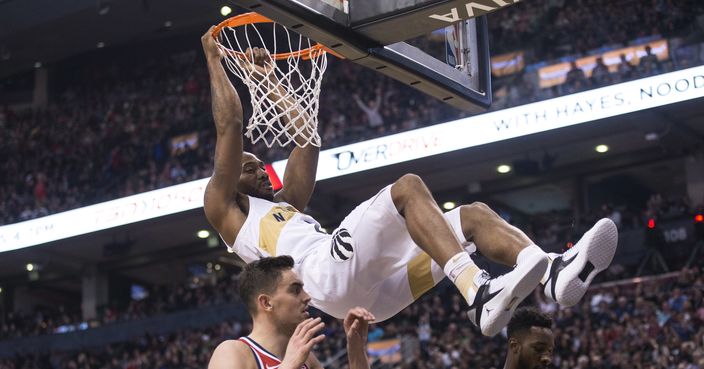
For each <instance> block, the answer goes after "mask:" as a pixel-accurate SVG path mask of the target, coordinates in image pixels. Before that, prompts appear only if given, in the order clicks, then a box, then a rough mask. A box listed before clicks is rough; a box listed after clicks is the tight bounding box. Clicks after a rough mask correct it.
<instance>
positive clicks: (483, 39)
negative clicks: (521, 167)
mask: <svg viewBox="0 0 704 369" xmlns="http://www.w3.org/2000/svg"><path fill="white" fill-rule="evenodd" d="M230 1H231V2H233V3H234V4H236V5H238V6H241V7H244V8H246V9H248V10H251V11H254V12H257V13H259V14H262V15H264V16H266V17H268V18H270V19H272V20H274V21H275V22H277V23H279V24H281V25H283V26H285V27H287V28H289V29H291V30H293V31H295V32H297V33H299V34H301V35H303V36H306V37H308V38H310V39H311V40H315V41H316V42H319V43H321V44H323V45H325V46H327V47H329V48H331V49H333V50H334V51H335V52H336V53H338V54H340V55H342V56H344V57H345V58H346V59H348V60H350V61H353V62H355V63H357V64H361V65H363V66H365V67H367V68H370V69H373V70H376V71H378V72H379V73H383V74H385V75H387V76H389V77H391V78H394V79H396V80H398V81H401V82H402V83H405V84H407V85H410V86H412V87H414V88H416V89H418V90H420V91H423V92H425V93H427V94H429V95H432V96H434V97H436V98H438V99H440V100H442V101H444V102H446V103H447V104H449V105H452V106H455V107H457V108H460V109H463V110H467V111H470V112H481V111H484V110H486V109H487V108H488V107H489V106H490V105H491V70H490V59H489V45H488V35H487V33H488V30H487V22H486V17H483V16H482V15H484V14H486V13H489V12H492V11H494V10H498V9H500V8H502V7H505V6H509V5H512V4H513V3H514V2H518V0H515V1H514V0H475V1H466V0H462V1H458V0H454V1H449V0H383V1H381V0H230ZM460 22H464V23H463V24H462V27H456V28H455V31H456V32H462V36H461V37H462V38H463V39H464V40H465V41H464V42H462V43H460V44H461V45H462V50H461V52H460V54H461V58H462V61H463V63H458V64H459V65H464V66H466V68H456V67H455V65H448V63H447V62H446V60H441V59H438V58H436V57H433V56H430V55H428V54H427V53H425V52H424V51H422V50H420V49H419V48H417V47H415V46H412V45H410V44H409V43H407V42H405V41H407V40H409V39H412V38H415V37H418V36H422V35H427V34H430V33H432V32H433V31H436V30H439V29H443V28H446V27H448V26H452V25H455V24H458V23H460ZM443 59H444V58H443Z"/></svg>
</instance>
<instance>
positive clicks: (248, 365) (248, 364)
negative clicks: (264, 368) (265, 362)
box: [208, 340, 257, 369]
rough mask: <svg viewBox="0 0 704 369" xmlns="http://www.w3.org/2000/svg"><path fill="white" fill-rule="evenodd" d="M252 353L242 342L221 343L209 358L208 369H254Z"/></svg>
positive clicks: (255, 366) (228, 341)
mask: <svg viewBox="0 0 704 369" xmlns="http://www.w3.org/2000/svg"><path fill="white" fill-rule="evenodd" d="M256 368H257V363H256V362H255V361H254V356H253V355H252V351H251V350H250V349H249V347H247V345H245V344H244V343H242V342H239V341H235V340H227V341H223V342H222V343H221V344H219V345H218V347H217V348H215V351H214V352H213V356H211V357H210V362H209V363H208V369H256Z"/></svg>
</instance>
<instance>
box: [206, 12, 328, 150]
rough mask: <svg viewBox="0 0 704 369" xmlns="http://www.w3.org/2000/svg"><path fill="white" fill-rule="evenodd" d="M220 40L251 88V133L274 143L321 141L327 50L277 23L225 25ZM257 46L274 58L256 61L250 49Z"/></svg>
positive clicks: (302, 144) (248, 132)
mask: <svg viewBox="0 0 704 369" xmlns="http://www.w3.org/2000/svg"><path fill="white" fill-rule="evenodd" d="M263 33H264V35H263ZM216 41H217V42H218V45H219V46H220V47H221V49H222V50H223V52H224V53H225V58H224V59H225V64H226V66H227V68H228V69H229V70H230V71H231V72H232V73H233V74H235V75H236V76H237V77H239V78H240V79H241V80H242V82H243V83H244V84H245V85H246V86H247V88H248V89H249V93H250V96H251V102H252V116H251V118H250V119H249V122H248V124H247V128H246V131H245V136H246V137H248V138H249V139H250V140H251V141H252V143H253V144H255V143H257V142H259V141H263V142H264V143H265V144H266V145H267V146H268V147H271V146H273V145H274V143H278V144H279V145H280V146H286V145H288V144H290V143H291V142H294V143H295V144H296V145H298V146H300V147H306V146H308V145H314V146H317V147H320V135H319V134H318V109H319V97H320V84H321V82H322V79H323V74H324V73H325V69H326V68H327V57H326V53H325V51H324V50H322V49H320V48H319V46H318V47H314V46H315V45H316V44H315V43H314V42H312V41H311V40H309V39H308V38H306V37H303V36H301V35H298V34H296V33H293V32H289V30H288V29H287V28H286V27H283V26H281V25H279V24H276V23H268V24H263V23H252V24H245V25H241V26H238V27H224V28H223V29H222V31H221V32H220V36H219V37H218V38H216ZM254 48H264V49H266V50H268V52H269V53H270V54H271V55H272V56H273V57H274V59H273V60H272V59H269V60H268V61H267V62H266V63H263V64H262V63H260V64H255V60H254V58H252V57H251V54H249V53H248V50H251V49H254Z"/></svg>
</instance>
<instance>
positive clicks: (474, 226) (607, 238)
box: [446, 203, 618, 307]
mask: <svg viewBox="0 0 704 369" xmlns="http://www.w3.org/2000/svg"><path fill="white" fill-rule="evenodd" d="M446 218H448V220H449V221H450V222H451V223H452V221H453V219H454V220H455V221H456V219H457V218H459V219H460V224H461V228H462V234H463V235H464V237H465V239H467V240H470V239H471V240H472V241H473V242H474V244H475V245H476V247H477V249H478V250H479V251H480V252H481V253H482V255H484V256H486V257H487V258H488V259H489V260H491V261H494V262H497V263H501V264H504V265H508V266H514V265H520V264H521V263H523V262H525V261H526V260H530V259H531V257H532V255H537V254H540V255H546V254H545V252H544V251H543V250H542V249H540V248H539V247H538V246H536V245H535V244H534V243H533V242H532V241H531V240H530V239H529V238H528V236H527V235H526V234H525V233H523V232H522V231H521V230H520V229H518V228H516V227H514V226H512V225H510V224H508V223H507V222H506V221H505V220H504V219H503V218H501V217H500V216H499V215H498V214H496V213H495V212H494V211H493V210H491V209H490V208H489V207H488V206H487V205H485V204H482V203H472V204H470V205H463V206H460V207H459V208H457V209H454V210H452V211H451V212H448V213H447V214H446ZM617 241H618V231H617V230H616V225H615V224H614V223H613V222H612V221H611V220H609V219H602V220H600V221H599V222H598V223H597V224H596V225H595V226H594V227H593V228H592V229H591V230H589V231H588V232H587V233H585V235H584V237H582V239H581V240H580V241H579V242H577V244H576V245H575V246H574V247H572V248H571V249H570V250H568V251H567V252H566V253H565V254H550V255H549V260H550V262H549V264H548V267H547V268H546V270H545V273H544V275H543V279H542V281H541V282H542V283H543V284H544V285H545V294H546V296H547V297H549V298H551V299H553V300H555V301H556V302H558V303H559V304H560V305H563V306H567V307H569V306H573V305H575V304H576V303H577V302H578V301H579V300H580V299H581V298H582V296H583V295H584V293H585V292H586V291H587V288H588V287H589V284H590V283H591V281H592V280H593V279H594V277H595V276H596V275H597V274H598V273H599V272H601V271H603V270H604V269H606V268H607V267H608V266H609V264H611V260H612V259H613V256H614V253H615V252H616V244H617Z"/></svg>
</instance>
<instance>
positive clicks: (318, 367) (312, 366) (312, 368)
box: [306, 352, 323, 369]
mask: <svg viewBox="0 0 704 369" xmlns="http://www.w3.org/2000/svg"><path fill="white" fill-rule="evenodd" d="M306 366H307V367H308V369H323V364H321V363H320V361H319V360H318V358H317V357H315V355H314V354H313V353H312V352H311V354H310V355H308V360H306Z"/></svg>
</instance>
